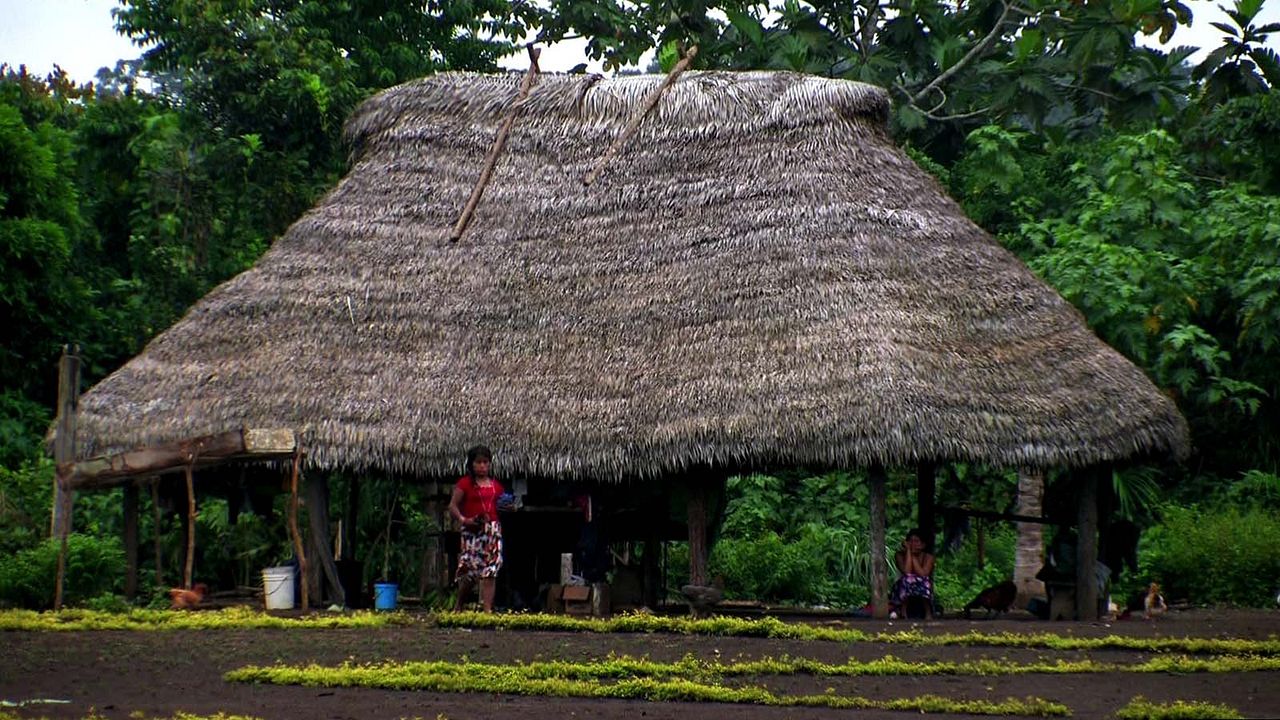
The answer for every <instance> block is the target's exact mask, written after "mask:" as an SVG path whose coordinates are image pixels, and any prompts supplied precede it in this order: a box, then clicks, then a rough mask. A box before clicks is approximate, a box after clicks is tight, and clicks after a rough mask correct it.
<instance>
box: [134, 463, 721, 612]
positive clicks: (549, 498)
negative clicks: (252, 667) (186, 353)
mask: <svg viewBox="0 0 1280 720" xmlns="http://www.w3.org/2000/svg"><path fill="white" fill-rule="evenodd" d="M502 482H503V485H504V487H505V489H506V491H507V493H508V495H509V497H506V498H504V502H502V503H501V504H500V507H499V519H500V521H501V525H502V533H503V566H502V570H501V572H500V573H499V576H498V584H497V598H496V605H497V607H498V608H500V609H510V610H530V611H552V612H566V611H567V612H570V613H574V612H580V613H582V614H608V613H611V612H621V611H627V610H636V609H639V608H643V607H648V608H655V609H656V608H657V607H659V606H661V605H662V604H664V603H666V602H668V600H669V596H672V597H678V596H677V595H676V592H677V591H676V590H671V591H670V592H669V588H668V587H667V585H668V577H667V572H666V567H667V563H666V550H667V545H668V543H669V542H671V541H688V540H689V537H690V536H689V495H690V492H689V489H688V488H689V485H688V484H687V482H683V481H680V480H678V479H676V480H672V479H663V480H658V481H646V482H636V483H627V482H622V483H588V482H584V483H570V482H564V481H554V480H549V479H543V478H514V479H506V478H503V479H502ZM137 485H138V488H139V489H140V492H139V493H138V495H139V496H140V499H142V502H144V503H147V504H150V505H151V506H152V507H151V508H149V509H148V510H147V511H144V514H145V515H147V516H148V518H147V523H145V524H148V525H150V527H151V528H159V533H155V534H156V535H157V537H159V536H164V535H166V534H168V535H174V536H176V537H186V536H187V533H188V530H189V522H190V516H189V514H188V508H189V506H190V504H189V501H188V497H187V489H186V488H187V485H186V483H185V482H184V479H183V477H182V475H181V474H179V473H168V474H165V475H160V476H157V477H152V478H145V479H141V480H139V481H138V482H137ZM301 486H302V487H301V492H300V493H299V494H300V498H299V518H300V519H299V520H298V521H297V525H298V527H299V529H300V531H301V534H302V536H303V538H304V552H303V555H304V556H309V557H307V558H306V559H307V562H306V563H305V565H306V570H305V573H304V575H305V578H304V579H303V581H305V582H306V583H307V584H308V585H309V586H310V589H311V592H310V593H309V595H310V598H311V601H310V605H311V606H312V607H326V606H329V605H332V604H335V603H336V604H341V605H345V606H347V607H351V608H364V607H370V606H371V605H372V602H373V600H372V598H373V597H374V586H375V584H376V583H379V582H387V581H391V582H396V583H398V585H399V597H400V599H401V604H403V605H406V606H414V605H423V606H443V605H446V604H447V601H448V600H449V599H450V598H452V594H453V593H454V591H455V587H456V586H455V573H456V568H457V562H458V553H459V549H460V544H461V543H460V538H461V532H460V528H459V526H458V525H457V523H456V522H454V521H453V520H452V519H451V517H450V515H449V512H448V505H449V499H450V494H451V492H452V489H453V483H452V482H447V481H446V482H423V481H421V480H418V479H416V478H410V477H401V478H395V477H384V476H380V477H377V478H370V477H364V478H361V477H354V476H351V475H339V474H328V473H324V472H322V471H310V472H307V473H305V479H304V481H303V482H302V483H301ZM192 487H193V488H194V489H195V494H196V498H195V501H196V502H195V506H196V508H197V532H196V533H195V537H196V541H195V543H194V544H193V548H194V562H193V567H194V570H195V573H194V577H195V578H196V579H199V580H201V581H204V582H206V583H207V584H208V585H209V586H210V587H212V588H216V589H218V591H219V592H217V593H215V594H216V595H221V596H223V597H224V598H226V601H227V602H233V601H234V599H235V595H236V594H237V593H236V591H235V590H233V589H238V591H239V595H241V596H243V595H246V594H248V593H250V592H252V591H255V590H256V588H255V587H254V586H255V584H256V582H257V580H256V576H257V574H258V573H259V572H260V571H261V569H262V568H261V566H263V565H300V563H299V560H298V556H297V552H296V550H295V547H296V546H295V545H294V544H292V543H291V542H290V531H289V528H288V526H287V525H288V514H289V513H288V508H289V503H290V502H291V495H290V492H291V491H290V481H289V470H288V468H283V469H282V468H280V467H276V466H272V465H270V464H257V465H254V464H225V465H218V466H213V467H207V468H204V469H199V470H197V471H196V472H195V477H194V483H193V484H192ZM706 487H707V491H706V492H705V493H702V497H701V498H699V504H700V505H701V506H703V508H702V510H700V512H701V513H702V514H703V515H704V516H705V529H704V533H705V534H706V541H707V542H706V546H707V547H709V546H710V545H711V543H712V542H713V539H714V534H715V532H716V529H717V528H718V527H719V525H720V522H721V520H722V518H723V514H724V509H725V493H724V484H723V482H718V483H717V482H709V483H706ZM148 501H149V502H148ZM222 523H225V524H226V527H231V528H243V531H242V532H240V533H235V534H233V536H234V537H241V536H243V543H241V542H239V541H237V542H236V547H224V546H212V547H211V546H210V545H209V544H208V543H202V542H200V534H201V532H200V527H201V526H204V525H207V524H222ZM321 528H327V533H326V537H324V539H323V540H319V539H318V538H317V537H316V536H317V535H318V534H319V532H320V529H321ZM134 542H135V543H136V542H137V541H136V540H135V541H134ZM160 547H161V546H160V544H159V543H158V542H156V543H149V542H146V540H144V541H143V542H142V543H140V544H139V547H138V553H139V557H138V560H137V561H135V562H136V567H137V568H138V569H140V570H141V571H142V572H146V571H147V569H148V566H150V565H154V568H155V570H154V572H155V573H156V577H157V583H156V584H157V585H163V584H165V580H164V576H166V575H167V576H168V580H169V581H176V580H178V578H179V576H180V574H181V572H180V568H182V567H183V566H184V565H185V564H186V548H185V545H183V544H182V543H172V542H171V543H166V547H170V548H172V549H171V550H169V551H162V550H161V549H160ZM175 551H176V554H175ZM211 553H220V554H222V555H227V554H232V555H238V556H240V557H241V558H242V559H243V562H239V563H236V562H232V563H228V562H225V560H224V561H223V562H207V561H206V560H205V558H206V556H209V555H210V554H211ZM215 566H216V567H217V568H219V569H220V570H219V572H220V576H219V577H210V576H209V575H208V574H207V573H206V572H204V571H202V568H205V567H215ZM326 566H328V569H326ZM330 576H332V577H330ZM334 580H336V582H334ZM335 585H337V586H340V588H341V591H340V592H339V590H338V587H335ZM565 587H569V588H576V589H577V590H576V591H575V590H573V589H571V590H570V591H569V592H567V593H566V592H565V591H564V588H565ZM295 595H296V596H300V595H298V594H295ZM579 598H580V599H581V602H574V600H575V599H579ZM472 599H473V600H474V599H475V598H472ZM676 602H679V601H678V600H677V601H676Z"/></svg>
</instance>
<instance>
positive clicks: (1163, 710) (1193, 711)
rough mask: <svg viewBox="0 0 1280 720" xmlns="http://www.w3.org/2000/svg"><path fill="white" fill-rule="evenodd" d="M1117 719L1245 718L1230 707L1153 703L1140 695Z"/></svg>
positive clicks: (1125, 707) (1186, 719)
mask: <svg viewBox="0 0 1280 720" xmlns="http://www.w3.org/2000/svg"><path fill="white" fill-rule="evenodd" d="M1116 717H1117V718H1119V720H1200V719H1201V718H1203V719H1204V720H1215V719H1217V718H1227V719H1230V718H1241V717H1244V716H1243V715H1241V714H1240V712H1239V711H1238V710H1236V709H1235V708H1233V707H1230V706H1228V705H1215V704H1213V703H1206V702H1185V701H1182V700H1178V701H1176V702H1172V703H1153V702H1148V701H1147V699H1146V698H1144V697H1142V696H1141V695H1139V696H1137V697H1135V698H1134V699H1132V700H1130V701H1129V704H1128V705H1125V706H1124V707H1122V708H1120V709H1119V710H1117V711H1116Z"/></svg>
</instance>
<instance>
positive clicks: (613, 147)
mask: <svg viewBox="0 0 1280 720" xmlns="http://www.w3.org/2000/svg"><path fill="white" fill-rule="evenodd" d="M697 56H698V46H697V45H694V46H693V47H691V48H689V52H688V53H686V54H685V56H684V57H682V58H680V61H679V62H677V63H676V64H675V67H673V68H671V72H669V73H667V77H666V79H664V80H663V81H662V83H661V84H660V85H658V87H656V88H654V89H653V91H652V92H650V93H649V96H648V97H646V98H645V99H644V102H643V103H641V104H640V111H639V112H637V113H635V114H633V115H632V116H631V119H630V120H628V121H627V124H626V127H624V128H623V129H622V132H620V133H618V137H616V138H614V139H613V142H612V143H610V144H609V149H608V150H605V152H604V155H601V156H600V159H598V160H596V164H595V165H593V166H592V167H591V171H590V172H588V173H587V174H586V176H585V177H583V178H582V184H583V185H585V186H587V187H590V186H591V184H592V183H594V182H595V181H596V180H597V179H599V178H600V173H602V172H604V166H605V165H607V164H608V163H609V161H610V160H612V159H613V156H614V155H617V154H618V151H619V150H620V149H622V146H623V145H625V144H626V142H627V140H630V139H631V136H632V135H633V134H635V131H636V128H639V127H640V122H641V121H642V120H644V119H645V116H647V115H648V114H649V113H650V112H651V111H652V110H653V108H654V107H656V106H657V104H658V100H659V99H661V98H662V93H664V92H666V91H667V88H669V87H671V85H672V84H674V83H675V81H676V78H678V77H680V73H683V72H684V71H685V70H687V69H688V68H689V65H690V63H692V62H693V59H694V58H696V57H697Z"/></svg>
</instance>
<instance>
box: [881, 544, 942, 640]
mask: <svg viewBox="0 0 1280 720" xmlns="http://www.w3.org/2000/svg"><path fill="white" fill-rule="evenodd" d="M893 559H894V562H895V563H896V564H897V565H898V573H899V574H898V579H897V580H896V581H895V582H894V583H893V591H892V592H890V593H889V610H890V612H891V613H893V614H896V615H897V616H898V617H906V616H907V608H908V602H909V600H910V599H911V598H920V601H919V604H921V605H923V606H924V618H925V619H926V620H932V619H933V555H930V554H929V553H928V552H925V544H924V537H923V536H922V535H921V534H920V531H919V530H917V529H915V528H912V529H911V530H909V531H908V532H907V539H906V540H903V541H902V549H900V550H898V552H897V553H895V554H894V556H893ZM912 604H914V603H912Z"/></svg>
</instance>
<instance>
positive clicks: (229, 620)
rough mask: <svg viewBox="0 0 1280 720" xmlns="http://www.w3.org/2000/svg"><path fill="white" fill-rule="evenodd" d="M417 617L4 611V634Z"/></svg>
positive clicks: (394, 621) (367, 622)
mask: <svg viewBox="0 0 1280 720" xmlns="http://www.w3.org/2000/svg"><path fill="white" fill-rule="evenodd" d="M413 622H414V620H413V618H412V616H409V615H405V614H401V613H385V612H384V613H379V612H374V611H372V610H369V611H360V612H346V613H314V614H311V615H302V616H298V617H285V616H280V615H269V614H267V613H265V612H262V611H259V610H253V609H250V608H244V607H233V608H226V609H224V610H208V611H200V612H184V611H175V610H143V609H133V610H129V611H127V612H123V613H116V612H103V611H99V610H84V609H75V610H62V611H59V612H35V611H32V610H4V611H0V631H3V630H21V631H27V632H56V631H67V630H220V629H225V630H250V629H258V628H309V629H315V628H376V627H386V626H390V625H407V624H411V623H413Z"/></svg>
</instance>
